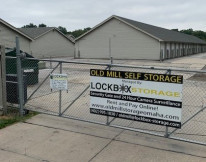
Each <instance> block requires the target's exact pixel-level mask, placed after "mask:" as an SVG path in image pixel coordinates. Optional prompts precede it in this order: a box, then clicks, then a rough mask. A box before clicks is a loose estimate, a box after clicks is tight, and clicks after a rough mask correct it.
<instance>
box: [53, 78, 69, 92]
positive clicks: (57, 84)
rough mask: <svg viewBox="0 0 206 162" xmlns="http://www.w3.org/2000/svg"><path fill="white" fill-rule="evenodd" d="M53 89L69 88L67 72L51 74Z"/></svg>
mask: <svg viewBox="0 0 206 162" xmlns="http://www.w3.org/2000/svg"><path fill="white" fill-rule="evenodd" d="M50 87H51V89H57V90H67V89H68V86H67V74H50Z"/></svg>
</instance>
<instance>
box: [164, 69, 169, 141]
mask: <svg viewBox="0 0 206 162" xmlns="http://www.w3.org/2000/svg"><path fill="white" fill-rule="evenodd" d="M167 73H168V74H169V75H171V69H168V70H167V72H166V74H167ZM169 136H170V134H169V130H168V126H166V128H165V135H164V137H166V138H168V137H169Z"/></svg>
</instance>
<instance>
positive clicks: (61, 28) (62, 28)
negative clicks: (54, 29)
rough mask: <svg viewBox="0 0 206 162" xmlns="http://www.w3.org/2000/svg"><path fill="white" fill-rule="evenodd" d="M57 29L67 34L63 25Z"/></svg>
mask: <svg viewBox="0 0 206 162" xmlns="http://www.w3.org/2000/svg"><path fill="white" fill-rule="evenodd" d="M58 29H59V31H61V32H62V33H64V34H67V29H66V28H65V27H62V26H59V27H58Z"/></svg>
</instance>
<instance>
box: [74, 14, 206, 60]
mask: <svg viewBox="0 0 206 162" xmlns="http://www.w3.org/2000/svg"><path fill="white" fill-rule="evenodd" d="M75 41H76V43H75V58H98V59H107V58H110V57H113V58H114V59H148V60H164V59H168V58H175V57H181V56H186V55H191V54H196V53H201V52H205V51H206V42H205V41H203V40H201V39H199V38H197V37H194V36H191V35H187V34H183V33H179V32H176V31H171V30H168V29H164V28H160V27H156V26H153V25H148V24H145V23H141V22H137V21H134V20H129V19H126V18H123V17H119V16H115V15H113V16H111V17H109V18H108V19H106V20H105V21H103V22H102V23H100V24H98V25H96V26H95V27H94V28H92V29H91V30H90V31H88V32H87V33H85V34H83V35H81V36H80V37H78V38H77V39H76V40H75Z"/></svg>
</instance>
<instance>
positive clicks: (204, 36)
mask: <svg viewBox="0 0 206 162" xmlns="http://www.w3.org/2000/svg"><path fill="white" fill-rule="evenodd" d="M172 30H173V31H179V30H178V29H172ZM179 32H180V33H184V34H188V35H193V36H196V37H198V38H200V39H202V40H205V41H206V32H204V31H201V30H193V29H192V28H190V29H183V30H180V31H179Z"/></svg>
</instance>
